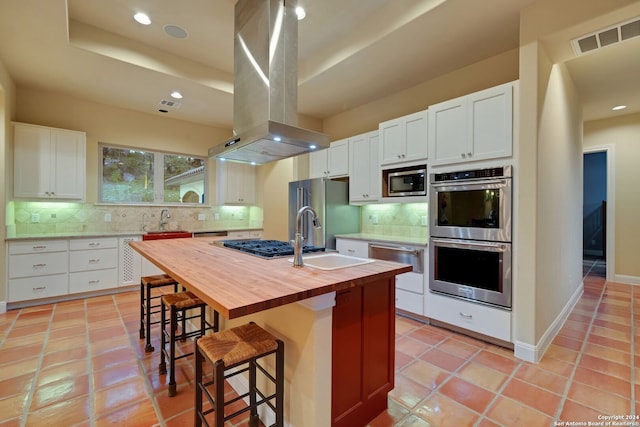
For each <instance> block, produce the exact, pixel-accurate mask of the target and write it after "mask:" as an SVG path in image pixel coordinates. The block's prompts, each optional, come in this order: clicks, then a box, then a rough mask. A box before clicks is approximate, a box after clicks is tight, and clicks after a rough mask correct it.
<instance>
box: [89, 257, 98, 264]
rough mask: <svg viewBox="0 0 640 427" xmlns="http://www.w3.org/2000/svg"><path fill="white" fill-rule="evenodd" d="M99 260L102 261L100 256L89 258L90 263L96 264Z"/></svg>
mask: <svg viewBox="0 0 640 427" xmlns="http://www.w3.org/2000/svg"><path fill="white" fill-rule="evenodd" d="M97 262H100V258H94V259H90V260H89V264H95V263H97Z"/></svg>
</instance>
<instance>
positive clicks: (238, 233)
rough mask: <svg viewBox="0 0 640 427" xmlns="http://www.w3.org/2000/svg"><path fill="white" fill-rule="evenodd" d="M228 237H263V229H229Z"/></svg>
mask: <svg viewBox="0 0 640 427" xmlns="http://www.w3.org/2000/svg"><path fill="white" fill-rule="evenodd" d="M227 237H229V238H230V239H261V238H262V230H246V231H229V232H228V233H227Z"/></svg>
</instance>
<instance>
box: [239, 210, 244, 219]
mask: <svg viewBox="0 0 640 427" xmlns="http://www.w3.org/2000/svg"><path fill="white" fill-rule="evenodd" d="M238 219H244V212H242V211H240V212H238Z"/></svg>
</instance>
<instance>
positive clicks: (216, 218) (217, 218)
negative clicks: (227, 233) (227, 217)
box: [213, 212, 220, 221]
mask: <svg viewBox="0 0 640 427" xmlns="http://www.w3.org/2000/svg"><path fill="white" fill-rule="evenodd" d="M213 219H215V220H216V221H218V220H219V219H220V214H219V213H218V212H216V213H214V214H213Z"/></svg>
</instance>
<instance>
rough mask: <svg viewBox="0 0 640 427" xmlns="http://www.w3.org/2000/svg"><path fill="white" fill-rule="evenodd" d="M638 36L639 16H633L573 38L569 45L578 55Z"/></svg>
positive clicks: (639, 34) (639, 29) (639, 28)
mask: <svg viewBox="0 0 640 427" xmlns="http://www.w3.org/2000/svg"><path fill="white" fill-rule="evenodd" d="M638 36H640V18H634V19H632V20H631V21H627V22H623V23H621V24H617V25H614V26H611V27H607V28H602V29H600V30H598V31H596V32H594V33H591V34H586V35H584V36H582V37H578V38H577V39H573V40H571V45H572V46H573V51H574V52H575V54H576V55H578V56H579V55H584V54H585V53H587V52H591V51H593V50H597V49H600V48H603V47H605V46H609V45H612V44H616V43H619V42H621V41H624V40H629V39H631V38H633V37H638Z"/></svg>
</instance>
